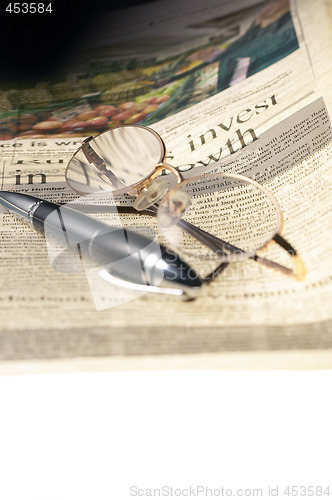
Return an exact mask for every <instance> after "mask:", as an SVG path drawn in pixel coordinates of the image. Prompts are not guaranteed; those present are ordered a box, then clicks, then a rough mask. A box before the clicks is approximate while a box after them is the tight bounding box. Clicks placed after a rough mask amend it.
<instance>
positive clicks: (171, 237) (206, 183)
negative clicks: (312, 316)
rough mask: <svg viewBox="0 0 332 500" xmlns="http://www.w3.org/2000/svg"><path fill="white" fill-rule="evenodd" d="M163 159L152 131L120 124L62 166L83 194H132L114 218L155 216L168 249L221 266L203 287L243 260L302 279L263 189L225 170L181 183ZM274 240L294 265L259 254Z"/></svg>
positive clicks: (280, 217)
mask: <svg viewBox="0 0 332 500" xmlns="http://www.w3.org/2000/svg"><path fill="white" fill-rule="evenodd" d="M165 159H166V147H165V144H164V142H163V140H162V139H161V137H160V136H159V135H158V134H157V133H156V132H155V131H154V130H152V129H151V128H148V127H144V126H141V125H127V126H126V125H125V126H121V127H118V128H114V129H111V130H109V131H107V132H104V133H102V134H100V135H98V136H96V137H94V138H93V137H89V138H87V139H86V140H85V141H84V142H83V144H82V146H81V147H80V148H79V149H78V151H77V152H76V153H75V154H74V156H73V157H72V159H71V160H70V162H69V164H68V166H67V170H66V181H67V183H68V185H69V186H70V187H71V188H72V189H74V190H75V191H76V192H77V193H80V194H90V193H96V192H97V193H98V192H103V191H105V190H110V189H111V190H112V192H113V194H114V195H120V194H127V195H129V196H131V197H132V204H131V205H130V206H123V205H119V206H118V207H117V210H118V211H119V213H136V214H143V215H152V216H156V217H157V219H158V223H159V227H160V230H161V234H162V235H163V237H164V238H165V239H166V241H167V243H168V245H170V246H171V248H173V249H174V250H175V251H177V252H180V253H181V254H182V255H187V256H188V257H193V258H195V259H198V260H199V261H201V262H206V261H212V262H215V263H217V264H218V265H217V267H216V268H215V269H214V270H213V272H212V273H209V274H208V275H206V276H204V277H201V278H202V279H203V281H204V280H205V281H211V280H212V279H214V278H215V277H216V276H217V275H218V274H219V273H220V271H222V270H223V269H224V268H225V267H226V266H227V265H228V264H229V263H230V262H234V261H238V260H243V259H247V258H249V259H253V260H254V261H256V262H258V263H260V264H263V265H264V266H267V267H270V268H272V269H275V270H277V271H280V272H282V273H284V274H286V275H288V276H292V277H294V278H296V279H298V280H302V279H303V278H304V276H305V273H306V271H305V266H304V264H303V262H302V260H301V258H300V257H299V255H298V254H297V252H296V250H295V249H294V247H293V246H292V245H291V244H290V243H288V241H286V240H285V239H284V238H283V237H282V236H281V231H282V226H283V215H282V211H281V208H280V206H279V203H278V202H277V200H276V198H275V197H274V195H273V194H272V193H271V192H270V191H269V190H268V189H267V188H266V187H265V186H263V185H261V184H259V183H258V182H256V181H255V180H253V179H251V178H248V177H245V176H243V175H240V174H233V173H225V172H212V173H208V174H203V175H201V176H195V177H191V178H187V179H184V178H183V176H182V174H181V173H180V171H179V170H178V169H176V168H175V167H173V166H172V165H169V164H168V163H166V162H165ZM168 174H172V175H168ZM171 178H172V180H171ZM271 242H274V243H276V244H277V245H279V246H280V247H281V248H283V249H284V250H285V251H286V252H287V253H288V254H289V255H290V256H291V259H292V261H293V265H292V266H291V267H287V266H286V265H283V264H279V263H277V262H275V261H272V260H270V259H267V258H265V257H262V256H261V255H259V252H260V251H261V250H263V249H264V248H266V247H267V245H268V244H270V243H271Z"/></svg>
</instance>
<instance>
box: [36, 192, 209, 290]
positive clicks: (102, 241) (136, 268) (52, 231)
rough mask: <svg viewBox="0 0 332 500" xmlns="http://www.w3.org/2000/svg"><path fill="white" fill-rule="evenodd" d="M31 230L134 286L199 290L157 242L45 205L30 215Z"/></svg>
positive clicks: (188, 272) (193, 277) (185, 268)
mask: <svg viewBox="0 0 332 500" xmlns="http://www.w3.org/2000/svg"><path fill="white" fill-rule="evenodd" d="M33 224H34V227H35V229H37V230H38V231H39V232H41V233H43V234H44V235H45V237H46V238H47V239H48V238H50V239H52V240H55V241H56V242H57V243H60V244H61V246H62V247H64V248H70V249H71V250H74V251H78V252H79V254H80V256H81V257H82V258H83V259H86V258H87V259H89V260H92V261H94V262H95V263H96V264H97V265H99V266H103V267H106V269H108V270H109V272H111V274H112V275H114V276H116V277H118V278H120V279H124V280H127V281H131V282H135V283H138V284H144V285H146V284H149V285H153V286H158V285H160V284H161V282H162V281H163V280H166V281H167V283H168V285H171V284H173V285H174V286H181V287H182V288H183V287H190V288H191V287H200V285H201V280H200V279H199V277H198V276H197V275H196V274H195V273H193V272H192V269H191V268H190V267H189V266H188V265H187V264H186V263H185V262H184V261H183V260H182V259H181V258H180V257H179V256H178V255H176V254H174V253H173V252H171V251H169V250H168V249H166V248H165V247H164V246H163V245H161V244H160V243H159V242H158V241H157V240H151V239H149V238H146V237H145V236H143V235H141V234H138V233H136V232H134V231H130V230H128V229H125V228H123V227H120V228H119V227H113V226H109V225H108V224H104V223H103V222H100V221H98V220H95V219H92V218H91V217H87V216H86V215H85V214H82V213H80V212H79V211H77V210H74V209H72V208H69V207H68V206H59V205H56V204H54V203H50V202H47V201H44V202H42V203H41V204H40V205H38V206H37V208H36V209H35V211H34V213H33Z"/></svg>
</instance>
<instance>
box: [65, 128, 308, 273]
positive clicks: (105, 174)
mask: <svg viewBox="0 0 332 500" xmlns="http://www.w3.org/2000/svg"><path fill="white" fill-rule="evenodd" d="M126 127H131V128H132V127H135V128H136V127H137V128H142V129H146V130H148V131H149V132H151V133H152V134H153V135H154V136H155V137H156V138H157V139H158V141H159V142H160V144H161V146H162V152H163V154H162V156H161V157H160V161H159V162H157V163H156V164H155V167H154V169H153V170H152V172H151V173H150V174H148V175H146V176H145V177H143V179H141V180H140V181H138V182H135V183H133V184H131V185H129V186H126V185H124V184H123V183H122V182H121V181H120V180H119V179H118V178H117V177H116V175H115V174H114V173H113V172H112V171H111V170H110V169H108V168H107V167H106V165H105V162H104V160H103V159H102V158H100V157H99V156H98V154H97V153H96V152H95V151H94V149H93V148H92V147H91V145H90V142H91V141H92V140H94V139H96V138H97V137H100V136H101V135H104V134H107V133H110V132H112V130H115V129H120V128H121V129H123V128H126ZM80 150H82V151H83V153H84V156H85V158H86V159H87V161H88V162H89V164H91V163H92V164H93V165H94V166H95V167H96V168H97V170H98V171H99V173H100V177H101V178H102V179H103V180H104V181H105V182H107V183H110V184H111V185H112V187H114V184H112V180H113V182H114V183H115V189H113V190H112V193H113V194H115V195H120V194H128V195H130V196H133V197H136V199H138V198H139V197H140V196H141V195H142V194H143V193H144V192H146V191H147V190H148V188H149V187H150V186H151V184H152V182H153V181H154V180H155V179H156V178H157V177H158V176H159V174H160V173H161V172H162V171H164V170H169V171H170V172H171V173H173V174H174V175H175V176H176V180H177V183H176V185H175V187H172V188H171V189H170V190H168V192H167V194H166V195H165V196H164V197H163V198H162V200H164V198H166V197H168V196H170V195H171V194H172V192H174V190H175V189H178V188H179V187H182V186H184V185H186V184H188V183H191V182H195V180H198V179H202V178H204V176H205V175H209V173H207V174H203V175H200V176H196V177H190V178H188V179H184V177H183V176H182V175H181V172H180V171H179V170H178V169H177V168H176V167H174V166H173V165H170V164H168V163H166V162H164V160H165V158H166V155H167V151H166V145H165V143H164V141H163V139H162V138H161V136H160V135H159V134H158V133H157V132H156V131H155V130H153V129H152V128H150V127H146V126H144V125H135V124H131V125H121V126H119V127H114V128H113V129H110V130H108V131H106V132H101V133H100V134H97V135H96V136H89V137H87V138H86V139H85V140H84V141H83V143H82V145H81V146H80V147H79V148H78V150H77V151H76V152H75V153H74V155H73V156H72V158H71V159H70V161H69V163H68V166H67V168H66V172H65V179H66V182H67V184H68V185H69V186H70V187H71V185H70V183H69V182H68V175H67V174H68V167H69V165H70V162H71V160H72V159H73V158H74V157H75V155H76V154H77V153H78V152H79V151H80ZM216 175H221V176H225V177H232V178H233V179H237V180H242V181H245V182H248V183H249V184H252V185H254V186H255V187H257V188H258V189H260V190H261V191H263V192H264V194H265V195H266V196H267V197H268V198H269V200H270V201H271V202H272V204H273V206H274V208H275V210H276V213H277V216H278V223H277V226H276V228H275V234H274V236H272V237H271V238H270V239H269V240H268V241H267V242H266V243H265V244H264V245H262V246H261V247H259V248H257V249H256V250H255V251H254V252H252V251H251V252H246V251H244V250H241V249H240V248H237V247H235V246H234V245H232V244H230V243H227V242H225V241H224V240H222V239H220V238H218V237H216V236H213V235H212V234H210V233H207V232H206V231H204V230H202V229H200V228H198V227H196V226H194V225H193V224H191V223H189V222H188V221H184V220H183V219H181V220H180V221H179V222H178V223H177V224H178V225H180V227H182V229H183V230H184V231H187V232H188V233H189V234H191V235H192V236H194V237H195V238H197V239H198V240H199V241H201V243H203V244H205V245H206V246H208V247H209V248H210V249H211V250H212V251H213V252H215V253H217V252H218V253H219V254H220V255H222V254H223V253H224V249H227V250H229V251H231V252H233V253H237V254H239V255H241V256H242V258H241V260H243V259H244V258H250V259H252V260H254V261H256V262H259V263H260V264H262V265H264V266H266V267H269V268H272V269H275V270H278V271H280V272H282V273H283V274H286V275H288V276H292V277H294V278H295V279H297V280H298V281H302V280H303V279H304V277H305V274H306V268H305V265H304V263H303V261H302V259H301V257H300V256H299V255H298V253H297V252H296V250H295V248H294V247H293V246H292V245H291V244H290V243H289V242H288V241H287V240H286V239H285V238H283V237H282V236H281V232H282V229H283V223H284V220H283V213H282V210H281V207H280V205H279V203H278V201H277V199H276V198H275V196H274V195H273V193H272V192H271V191H270V190H268V189H267V188H266V187H265V186H263V185H262V184H260V183H258V182H257V181H255V180H254V179H251V178H250V177H247V176H244V175H242V174H236V173H229V172H217V173H216ZM74 190H75V191H76V192H77V193H79V194H86V193H83V192H80V191H78V190H76V189H74ZM158 201H160V199H158ZM116 208H117V210H118V212H119V213H131V214H142V215H151V216H156V214H157V209H158V205H157V204H156V203H153V204H151V205H150V206H149V207H147V208H145V209H143V210H136V209H135V208H134V207H133V206H123V205H118V206H117V207H116ZM202 238H203V239H202ZM272 242H275V243H276V244H277V245H279V246H280V247H281V248H283V249H284V250H285V251H286V252H287V253H288V254H289V255H290V256H291V257H292V258H293V261H294V269H290V268H288V267H285V266H283V265H281V264H278V263H277V262H274V261H271V260H270V259H266V258H265V257H261V256H259V255H258V254H257V252H259V251H261V250H263V249H264V248H266V247H267V246H268V245H269V244H270V243H272ZM243 253H244V254H246V255H245V256H244V255H243ZM227 255H228V254H227ZM233 260H236V259H230V260H228V261H226V262H221V264H220V265H219V266H218V267H217V268H216V269H215V270H214V271H212V273H210V274H209V275H208V276H206V277H203V278H202V281H203V282H210V281H212V280H213V279H215V278H216V277H217V276H218V274H219V273H220V272H221V271H222V270H223V269H225V267H227V266H228V264H229V263H230V262H232V261H233Z"/></svg>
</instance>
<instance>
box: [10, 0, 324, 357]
mask: <svg viewBox="0 0 332 500" xmlns="http://www.w3.org/2000/svg"><path fill="white" fill-rule="evenodd" d="M282 3H284V2H281V4H282ZM291 11H292V19H293V22H294V26H295V29H296V33H297V39H298V41H299V48H298V49H297V50H295V51H294V52H292V53H290V54H289V55H287V56H286V57H284V58H283V59H281V60H279V61H278V62H275V63H274V64H272V65H271V66H269V67H266V68H265V69H264V70H262V71H259V72H258V73H256V74H253V75H252V76H251V77H250V78H246V79H245V80H243V81H235V83H234V85H231V86H229V87H228V88H227V89H226V90H223V91H221V92H218V93H216V94H215V95H212V96H211V97H208V98H205V99H203V100H201V101H200V102H198V103H196V104H194V105H193V106H191V107H186V108H185V109H183V110H181V111H179V112H176V113H175V114H171V115H170V116H167V117H166V118H164V119H163V120H161V121H159V122H155V123H153V125H152V126H153V128H154V129H155V130H156V131H157V132H158V133H160V135H161V137H162V138H163V140H164V142H165V144H166V147H167V151H168V156H167V161H168V162H169V163H172V164H173V165H174V166H176V167H177V168H179V170H180V171H181V172H182V173H183V174H184V175H185V176H190V175H204V173H206V172H208V171H210V170H212V169H214V168H216V167H217V166H218V165H219V167H221V168H222V169H223V170H226V171H227V170H228V171H230V172H237V173H242V174H245V175H247V176H249V177H252V178H256V180H258V181H259V182H262V183H263V184H264V185H266V187H268V188H269V189H270V190H271V191H272V192H273V193H274V194H275V196H276V197H277V199H278V201H279V202H280V204H281V206H282V210H283V213H284V218H285V224H284V235H285V237H286V238H287V239H289V240H290V241H291V242H293V243H294V246H295V247H296V249H297V250H298V252H299V253H300V255H301V257H302V259H303V261H304V262H305V265H306V267H307V271H308V272H307V276H306V279H305V280H304V281H302V282H296V281H294V280H291V279H290V278H288V277H285V276H282V275H278V274H277V273H276V272H274V271H272V270H269V269H266V268H263V267H261V266H259V264H257V263H254V262H252V261H250V260H247V261H243V262H241V263H240V264H239V263H237V264H236V265H233V264H230V265H229V266H228V267H227V269H226V270H225V271H224V272H223V273H222V274H221V275H220V276H219V278H218V279H216V280H215V281H214V282H212V283H211V284H210V285H209V286H207V287H205V289H204V292H203V293H202V294H201V296H200V297H198V298H197V299H196V300H195V301H192V302H183V301H179V300H178V299H167V300H165V299H161V298H160V297H159V296H158V297H155V296H153V295H152V294H143V295H140V296H137V297H130V298H129V299H128V298H127V299H126V296H125V294H124V295H122V294H123V292H121V297H124V298H123V299H121V300H120V301H119V302H120V303H117V304H116V305H114V302H113V297H114V293H117V292H114V291H112V293H110V292H109V291H107V290H106V289H103V288H102V289H100V288H98V286H97V288H98V290H97V289H96V288H91V281H90V280H89V275H88V273H87V272H84V271H83V272H81V273H80V274H68V273H60V272H56V271H54V269H52V265H51V262H50V257H49V254H48V249H47V242H46V241H45V239H43V237H42V236H41V235H39V234H37V233H34V232H33V231H31V229H30V228H29V227H27V226H24V225H23V224H22V223H21V222H20V221H15V220H14V218H13V216H12V215H10V214H9V213H8V212H6V211H4V210H3V209H1V216H2V221H1V241H2V245H1V262H2V269H1V282H2V284H1V287H0V290H1V292H0V300H1V312H0V315H1V333H0V339H1V349H0V352H1V357H2V359H3V360H23V359H25V360H29V359H50V358H80V357H96V358H97V357H101V356H111V357H126V356H143V357H144V356H154V355H159V356H162V355H178V356H179V355H187V356H189V355H193V354H198V353H218V352H220V353H222V352H237V351H268V350H287V349H329V348H331V347H332V345H331V344H332V340H331V339H332V337H331V324H332V322H331V313H330V304H331V292H332V288H331V274H330V270H331V241H330V240H329V238H327V237H326V235H328V234H329V232H330V229H331V227H330V226H331V222H330V213H331V199H330V196H329V193H330V184H331V173H330V172H331V165H330V163H331V153H332V152H331V124H330V120H329V113H330V112H331V111H330V109H331V92H329V91H328V90H327V83H328V80H329V78H328V75H329V74H330V72H331V71H330V70H329V68H328V66H327V64H325V67H324V71H323V70H322V65H323V64H324V61H325V62H326V61H328V56H329V54H330V52H331V47H332V45H330V44H329V43H328V42H330V35H328V33H329V29H330V23H329V20H328V17H327V15H326V10H325V4H323V3H321V4H320V5H319V8H318V7H317V5H316V6H315V8H314V7H313V6H312V5H310V3H309V2H301V3H300V2H298V3H296V2H293V3H292V5H291ZM312 19H315V20H316V21H317V22H318V21H319V26H320V32H319V33H315V34H313V29H312ZM322 39H324V44H322V42H321V40H322ZM309 42H310V43H309ZM321 47H324V53H323V50H322V49H321ZM241 64H244V66H242V69H243V67H245V64H246V63H245V61H242V62H241ZM240 66H241V65H240ZM240 66H239V67H238V68H237V69H239V68H240ZM303 74H305V75H306V78H305V81H303V80H304V79H303ZM234 75H235V76H234V78H235V77H236V75H237V77H239V72H237V70H235V72H234ZM321 96H323V97H321ZM81 142H82V138H80V137H73V138H70V137H68V138H63V137H58V138H53V139H49V138H44V137H42V138H36V139H34V138H31V139H28V138H20V137H18V138H16V139H13V140H11V141H5V142H2V143H1V150H2V159H1V176H2V189H3V190H5V189H6V190H15V191H18V192H23V193H29V194H32V195H34V196H40V197H41V198H45V199H50V200H52V201H55V202H60V203H69V202H71V201H73V200H76V201H77V196H78V195H77V194H76V193H74V192H73V191H72V190H70V188H69V187H68V186H67V185H66V184H65V182H64V171H65V167H66V164H67V162H68V161H69V159H70V157H71V156H72V154H73V153H74V152H75V151H76V150H77V148H78V147H79V145H80V144H81ZM236 151H237V152H238V153H237V154H235V152H236ZM105 218H106V220H107V214H106V215H105ZM138 219H139V218H138V217H132V218H129V224H133V225H134V224H140V222H139V221H138ZM268 256H271V257H272V258H276V259H278V258H280V255H279V254H278V253H275V251H274V250H273V249H272V248H271V250H270V249H268ZM96 294H97V295H98V299H97V303H98V304H97V305H98V308H99V310H96ZM103 302H104V307H103V306H100V304H102V303H103ZM121 359H125V358H121ZM124 364H125V362H124Z"/></svg>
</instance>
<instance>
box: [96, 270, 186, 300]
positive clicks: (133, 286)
mask: <svg viewBox="0 0 332 500" xmlns="http://www.w3.org/2000/svg"><path fill="white" fill-rule="evenodd" d="M98 275H99V276H100V277H101V278H102V279H103V280H105V281H107V283H110V284H111V285H114V286H120V287H122V288H126V289H127V290H136V291H139V292H149V293H151V292H152V293H160V294H165V295H172V296H173V297H183V298H187V294H186V292H185V291H184V290H182V289H180V288H166V287H165V288H163V287H159V286H152V285H141V284H139V283H133V282H132V281H127V280H123V279H121V278H117V277H115V276H113V274H111V273H110V272H109V271H108V270H107V269H101V270H100V271H99V272H98Z"/></svg>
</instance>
